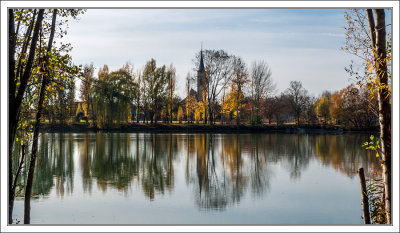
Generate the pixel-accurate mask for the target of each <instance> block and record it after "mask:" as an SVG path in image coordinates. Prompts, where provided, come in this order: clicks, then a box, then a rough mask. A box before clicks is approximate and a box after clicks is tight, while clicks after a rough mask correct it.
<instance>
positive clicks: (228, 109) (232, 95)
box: [222, 89, 244, 116]
mask: <svg viewBox="0 0 400 233" xmlns="http://www.w3.org/2000/svg"><path fill="white" fill-rule="evenodd" d="M243 99H244V95H243V92H240V93H239V98H238V93H237V91H236V90H234V89H232V90H231V91H230V92H229V93H228V96H227V99H226V101H225V103H223V107H222V112H223V113H225V114H230V113H233V115H234V116H236V107H237V105H238V100H239V102H240V103H242V102H243ZM242 107H244V104H240V105H239V110H240V109H241V108H242ZM239 112H240V111H239Z"/></svg>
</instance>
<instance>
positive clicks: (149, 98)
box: [142, 59, 167, 124]
mask: <svg viewBox="0 0 400 233" xmlns="http://www.w3.org/2000/svg"><path fill="white" fill-rule="evenodd" d="M142 80H143V98H144V101H145V102H146V105H147V107H148V109H147V111H148V112H149V115H150V121H151V124H153V120H156V123H157V119H156V118H157V117H158V116H159V115H160V113H161V108H162V106H163V101H164V100H165V97H166V96H167V85H166V84H167V72H166V68H165V65H164V66H161V67H157V65H156V61H155V60H154V59H151V60H150V61H148V62H147V63H146V65H145V67H144V69H143V74H142Z"/></svg>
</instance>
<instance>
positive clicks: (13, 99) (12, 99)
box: [8, 9, 44, 224]
mask: <svg viewBox="0 0 400 233" xmlns="http://www.w3.org/2000/svg"><path fill="white" fill-rule="evenodd" d="M43 13H44V9H40V10H39V14H38V18H37V20H36V24H35V30H34V32H33V37H32V42H31V46H30V51H29V57H28V61H27V63H26V68H25V72H24V74H23V76H22V77H21V80H20V86H19V89H18V93H16V87H15V60H14V57H15V39H16V38H15V33H14V30H15V29H14V12H13V10H12V9H10V10H9V26H10V28H9V33H10V34H9V40H10V41H9V42H10V44H9V59H10V60H9V61H10V63H9V72H10V73H9V88H10V90H9V105H8V106H9V112H8V114H9V115H8V119H9V127H10V128H9V132H8V133H9V134H8V157H9V158H8V179H9V180H8V182H9V183H8V184H9V187H8V189H9V200H8V201H9V213H8V214H9V216H8V220H9V223H10V224H11V223H12V211H13V205H14V195H15V194H14V193H13V192H12V180H13V174H12V148H13V145H14V140H15V134H16V131H17V127H18V121H19V114H20V109H21V103H22V97H23V96H24V93H25V90H26V87H27V84H28V79H29V77H30V75H31V68H32V65H33V60H34V58H35V50H36V44H37V41H38V38H39V29H40V28H41V26H42V20H43ZM34 18H35V17H33V18H32V22H33V21H34ZM28 31H29V30H28Z"/></svg>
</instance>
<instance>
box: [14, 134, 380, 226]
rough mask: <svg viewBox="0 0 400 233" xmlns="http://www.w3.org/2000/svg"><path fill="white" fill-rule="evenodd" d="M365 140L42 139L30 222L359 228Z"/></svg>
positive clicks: (19, 207)
mask: <svg viewBox="0 0 400 233" xmlns="http://www.w3.org/2000/svg"><path fill="white" fill-rule="evenodd" d="M368 136H369V135H362V134H344V135H315V134H314V135H313V134H311V135H308V134H302V135H297V134H174V133H173V134H152V133H68V134H62V133H44V134H42V135H41V137H40V149H39V155H40V156H39V158H38V163H37V168H36V172H35V177H34V184H33V192H34V198H33V200H32V203H31V205H32V207H31V223H32V224H362V223H363V220H362V218H361V216H362V207H361V194H360V185H359V180H358V175H357V173H356V172H357V170H358V168H359V167H364V169H365V170H366V171H367V172H368V173H373V172H375V171H376V170H377V169H379V167H378V163H377V161H376V158H375V157H374V156H373V155H372V154H371V153H368V152H367V151H365V150H364V149H363V148H361V144H362V143H363V142H364V141H367V140H368ZM21 180H23V179H21ZM14 209H15V210H14V215H13V217H14V219H15V218H16V219H17V220H20V221H21V222H22V218H23V200H22V198H17V200H16V203H15V208H14Z"/></svg>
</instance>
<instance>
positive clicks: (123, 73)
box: [71, 50, 378, 129]
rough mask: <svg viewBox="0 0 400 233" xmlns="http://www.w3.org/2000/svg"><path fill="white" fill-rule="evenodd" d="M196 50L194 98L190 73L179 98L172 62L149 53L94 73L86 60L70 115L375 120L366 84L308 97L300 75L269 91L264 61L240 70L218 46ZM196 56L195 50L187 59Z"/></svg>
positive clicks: (115, 121) (119, 120)
mask: <svg viewBox="0 0 400 233" xmlns="http://www.w3.org/2000/svg"><path fill="white" fill-rule="evenodd" d="M203 52H204V64H205V74H204V75H203V76H202V77H201V78H203V82H202V85H203V88H202V90H203V91H202V93H201V95H200V96H201V99H199V98H198V97H197V96H199V95H198V93H196V91H195V90H194V89H193V86H194V84H195V81H196V78H195V77H194V76H193V75H191V74H190V73H188V74H187V77H186V88H185V90H186V93H185V94H186V97H185V98H181V97H180V96H179V95H177V94H176V69H175V67H174V66H173V64H171V65H169V66H168V67H167V66H165V65H162V66H157V63H156V61H155V60H154V59H151V60H150V61H148V62H147V63H146V65H145V66H144V67H143V68H142V69H136V70H135V69H134V67H133V65H131V64H130V63H126V64H125V65H123V66H122V67H121V68H120V69H118V70H117V71H109V68H108V66H107V65H104V66H103V67H101V68H100V69H99V71H98V77H94V70H95V68H94V66H93V64H91V65H85V66H84V68H83V76H82V84H81V88H80V98H81V100H82V102H81V105H79V106H78V108H77V109H76V111H75V112H76V113H75V116H71V117H74V118H75V120H76V121H79V120H82V119H83V120H85V121H86V123H87V124H90V125H93V126H96V127H98V128H113V127H119V126H121V125H127V124H132V123H147V124H157V123H158V122H163V123H166V124H171V123H173V122H175V123H182V122H186V123H188V124H190V123H196V124H200V123H202V124H216V123H217V124H235V125H240V124H251V125H262V124H271V125H283V124H285V123H296V124H297V125H304V124H306V125H316V124H323V125H327V124H331V125H342V126H344V127H347V128H353V129H366V128H371V127H374V126H376V125H377V122H378V120H377V119H378V112H377V107H378V104H377V102H376V99H372V100H371V99H370V95H371V91H370V90H369V89H367V88H365V87H358V86H356V85H353V84H352V85H350V86H348V87H346V88H343V89H341V90H339V91H335V92H329V91H324V92H323V93H322V94H321V95H320V96H319V97H315V96H313V95H312V94H310V93H309V92H308V91H307V90H306V89H305V88H304V87H303V85H302V83H301V82H300V81H291V82H290V84H289V87H288V88H287V89H286V90H284V91H283V92H281V93H279V94H276V84H275V82H274V80H273V79H272V71H271V68H270V67H269V65H268V64H267V63H266V62H265V61H262V60H261V61H256V62H253V63H252V64H251V66H250V69H248V68H247V65H246V63H245V62H244V61H243V60H242V59H241V58H239V57H236V56H233V55H228V54H227V53H226V52H225V51H223V50H218V51H217V50H205V51H203ZM199 56H200V55H199V54H196V56H195V60H198V59H196V58H198V57H199ZM195 65H198V62H195ZM73 104H75V103H73ZM71 108H73V106H71ZM71 119H73V118H71ZM72 122H73V121H72Z"/></svg>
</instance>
